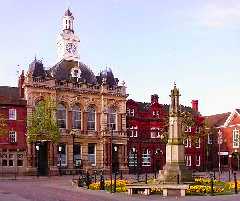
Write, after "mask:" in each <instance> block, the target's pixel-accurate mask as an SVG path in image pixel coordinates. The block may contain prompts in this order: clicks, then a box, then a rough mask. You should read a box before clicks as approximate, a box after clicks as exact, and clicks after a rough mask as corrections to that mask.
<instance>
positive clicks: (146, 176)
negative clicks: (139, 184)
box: [145, 172, 148, 184]
mask: <svg viewBox="0 0 240 201" xmlns="http://www.w3.org/2000/svg"><path fill="white" fill-rule="evenodd" d="M147 179H148V175H147V172H146V174H145V184H147Z"/></svg>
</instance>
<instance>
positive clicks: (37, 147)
mask: <svg viewBox="0 0 240 201" xmlns="http://www.w3.org/2000/svg"><path fill="white" fill-rule="evenodd" d="M39 148H40V147H39V145H38V144H36V151H37V156H36V168H37V177H38V176H39V172H38V153H39Z"/></svg>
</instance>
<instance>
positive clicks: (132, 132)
mask: <svg viewBox="0 0 240 201" xmlns="http://www.w3.org/2000/svg"><path fill="white" fill-rule="evenodd" d="M128 132H129V137H137V136H138V127H137V126H131V127H130V128H128Z"/></svg>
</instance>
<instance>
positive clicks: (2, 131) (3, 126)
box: [0, 114, 7, 136]
mask: <svg viewBox="0 0 240 201" xmlns="http://www.w3.org/2000/svg"><path fill="white" fill-rule="evenodd" d="M6 134H7V117H6V116H5V115H3V114H0V136H4V135H6Z"/></svg>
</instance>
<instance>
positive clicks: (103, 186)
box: [100, 174, 105, 190]
mask: <svg viewBox="0 0 240 201" xmlns="http://www.w3.org/2000/svg"><path fill="white" fill-rule="evenodd" d="M100 190H105V182H104V177H103V175H102V174H101V176H100Z"/></svg>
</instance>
